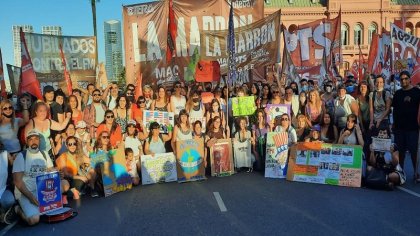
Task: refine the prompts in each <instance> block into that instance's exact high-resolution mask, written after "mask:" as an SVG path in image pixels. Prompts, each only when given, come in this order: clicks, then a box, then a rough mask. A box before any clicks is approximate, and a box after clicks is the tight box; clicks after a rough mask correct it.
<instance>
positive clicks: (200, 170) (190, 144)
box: [176, 139, 206, 183]
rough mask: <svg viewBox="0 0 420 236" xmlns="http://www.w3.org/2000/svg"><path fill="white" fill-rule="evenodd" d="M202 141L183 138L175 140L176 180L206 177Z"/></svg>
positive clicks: (186, 180) (187, 180)
mask: <svg viewBox="0 0 420 236" xmlns="http://www.w3.org/2000/svg"><path fill="white" fill-rule="evenodd" d="M204 158H205V157H204V141H203V140H202V139H201V140H199V141H198V140H195V139H191V140H185V141H177V142H176V160H177V162H176V163H177V165H176V166H177V174H178V182H180V183H182V182H189V181H196V180H203V179H206V173H205V169H204Z"/></svg>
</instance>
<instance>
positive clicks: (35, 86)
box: [19, 28, 42, 100]
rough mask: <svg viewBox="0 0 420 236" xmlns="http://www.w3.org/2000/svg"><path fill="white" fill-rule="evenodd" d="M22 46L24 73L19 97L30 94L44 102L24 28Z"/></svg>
mask: <svg viewBox="0 0 420 236" xmlns="http://www.w3.org/2000/svg"><path fill="white" fill-rule="evenodd" d="M20 44H21V54H22V64H21V69H22V73H21V83H20V84H19V95H20V94H22V93H25V92H28V93H30V94H32V95H34V96H35V97H37V98H38V99H40V100H42V94H41V86H40V84H39V81H38V80H37V78H36V74H35V71H34V67H33V65H32V60H31V56H30V55H29V52H28V48H27V46H26V41H25V34H24V33H23V31H22V28H20Z"/></svg>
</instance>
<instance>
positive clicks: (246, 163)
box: [234, 117, 255, 172]
mask: <svg viewBox="0 0 420 236" xmlns="http://www.w3.org/2000/svg"><path fill="white" fill-rule="evenodd" d="M251 145H255V142H254V139H253V138H252V136H251V132H250V131H249V130H247V129H246V118H245V117H240V118H239V130H238V131H237V132H236V133H235V142H234V154H235V168H236V169H237V170H239V169H241V168H243V167H245V168H248V171H247V172H252V170H253V168H252V166H253V162H254V161H255V158H254V156H253V155H252V154H251Z"/></svg>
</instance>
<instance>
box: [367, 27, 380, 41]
mask: <svg viewBox="0 0 420 236" xmlns="http://www.w3.org/2000/svg"><path fill="white" fill-rule="evenodd" d="M376 33H378V25H377V24H376V23H375V22H372V23H371V24H370V25H369V35H368V43H369V44H370V42H372V38H373V34H376Z"/></svg>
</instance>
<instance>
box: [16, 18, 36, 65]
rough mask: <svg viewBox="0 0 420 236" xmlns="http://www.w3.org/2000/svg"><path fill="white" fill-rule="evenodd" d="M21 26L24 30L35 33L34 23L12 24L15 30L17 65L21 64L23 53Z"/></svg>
mask: <svg viewBox="0 0 420 236" xmlns="http://www.w3.org/2000/svg"><path fill="white" fill-rule="evenodd" d="M20 28H22V31H23V32H29V33H33V32H34V29H33V27H32V25H14V26H12V32H13V57H14V62H15V66H19V67H20V64H21V59H22V58H21V54H20V50H21V48H20Z"/></svg>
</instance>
